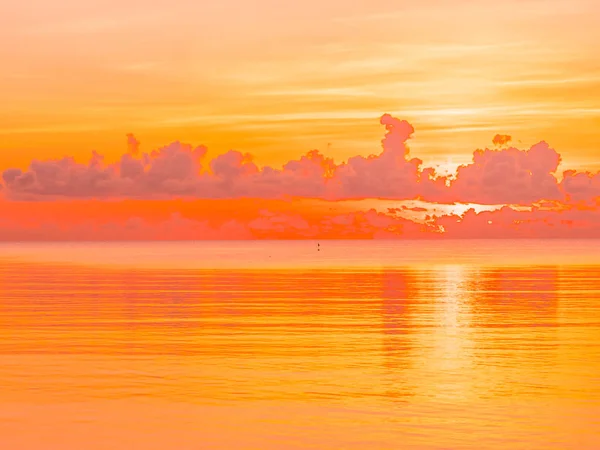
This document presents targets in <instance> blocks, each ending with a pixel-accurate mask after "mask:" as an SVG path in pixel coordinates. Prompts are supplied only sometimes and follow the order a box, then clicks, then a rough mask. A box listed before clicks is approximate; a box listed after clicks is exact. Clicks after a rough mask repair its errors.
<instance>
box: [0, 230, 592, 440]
mask: <svg viewBox="0 0 600 450" xmlns="http://www.w3.org/2000/svg"><path fill="white" fill-rule="evenodd" d="M319 244H320V245H319V246H318V247H317V243H316V242H308V241H303V242H198V243H185V242H180V243H144V242H139V243H28V244H25V243H21V244H0V449H2V450H29V449H35V450H37V449H40V450H54V449H56V450H86V449H90V450H99V449H102V450H121V449H128V450H129V449H143V450H154V449H161V450H162V449H181V450H188V449H189V450H192V449H194V450H195V449H507V448H511V449H528V450H532V449H599V448H600V241H447V242H417V241H406V242H404V241H395V242H392V241H390V242H384V241H373V242H366V241H347V242H344V241H326V242H320V243H319ZM317 249H319V250H317Z"/></svg>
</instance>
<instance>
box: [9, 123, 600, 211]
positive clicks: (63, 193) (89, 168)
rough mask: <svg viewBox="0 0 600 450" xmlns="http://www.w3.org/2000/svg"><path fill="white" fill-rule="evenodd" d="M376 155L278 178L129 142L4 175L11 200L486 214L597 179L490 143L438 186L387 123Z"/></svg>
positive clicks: (400, 129)
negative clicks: (380, 207)
mask: <svg viewBox="0 0 600 450" xmlns="http://www.w3.org/2000/svg"><path fill="white" fill-rule="evenodd" d="M380 123H381V125H383V126H384V127H385V135H384V137H383V139H382V141H381V150H380V151H379V153H378V154H372V155H370V156H361V155H358V156H354V157H351V158H349V159H348V160H347V161H345V162H340V163H336V162H334V161H333V159H331V158H328V157H327V156H326V155H323V154H322V153H320V152H319V151H318V150H313V151H310V152H308V153H307V154H306V155H303V156H301V157H300V158H298V159H294V160H290V161H289V162H287V163H286V164H284V165H283V167H281V168H273V167H269V166H264V167H259V166H257V165H256V164H255V163H254V162H253V160H252V156H251V155H249V154H243V153H241V152H239V151H236V150H230V151H229V152H227V153H225V154H222V155H219V156H217V157H216V158H214V159H212V160H210V161H207V159H206V153H207V149H206V147H204V146H198V147H194V146H191V145H188V144H183V143H181V142H173V143H171V144H169V145H167V146H165V147H162V148H159V149H156V150H154V151H151V152H149V153H144V152H142V151H141V144H140V142H139V141H138V140H137V139H136V138H135V137H134V136H133V135H131V134H129V135H127V148H128V150H127V152H126V153H125V154H123V155H122V156H121V158H120V160H119V161H118V162H117V163H114V164H106V163H105V162H104V158H103V157H102V155H99V154H98V153H95V152H94V153H93V154H92V156H91V158H90V160H89V162H88V163H87V164H81V163H78V162H76V161H75V160H74V159H73V158H63V159H56V160H44V161H38V160H35V161H32V162H31V164H30V165H29V167H28V168H27V170H24V171H22V170H20V169H16V168H8V169H6V170H4V171H3V172H2V182H3V185H4V189H3V195H4V196H5V198H6V199H9V200H25V201H40V200H56V199H69V198H71V199H73V198H80V199H126V198H136V199H171V198H196V199H217V198H220V199H232V198H261V199H281V198H316V199H324V200H347V199H366V198H378V199H390V200H409V199H422V200H425V201H429V202H445V203H452V202H461V203H478V204H488V205H502V204H512V205H531V204H532V203H534V202H539V201H561V202H586V203H590V202H592V203H593V202H594V201H595V200H596V199H597V198H598V197H600V175H599V174H598V173H596V174H592V173H585V172H584V173H578V172H575V171H572V170H567V171H565V172H564V173H563V174H562V175H563V176H562V179H561V180H560V181H559V174H557V170H558V167H559V164H560V162H561V155H560V154H559V153H558V152H556V150H554V149H553V148H551V147H550V146H549V145H548V144H547V143H546V142H540V143H538V144H535V145H533V146H532V147H531V148H529V149H526V150H523V149H517V148H515V147H507V146H506V145H507V144H508V143H509V142H510V141H511V137H510V136H506V135H496V136H495V137H494V138H493V140H492V142H493V144H494V145H495V147H496V148H493V149H484V150H476V151H475V152H474V153H473V158H472V161H471V163H469V164H466V165H463V166H460V167H458V169H457V170H456V172H455V173H454V174H451V175H449V176H448V175H446V176H443V175H441V174H439V173H437V172H436V170H435V169H434V168H431V167H425V166H424V165H423V161H422V160H420V159H418V158H414V157H411V155H410V151H409V147H408V141H409V140H410V139H411V137H412V135H413V133H414V128H413V126H412V125H411V124H410V123H408V122H406V121H404V120H400V119H398V118H395V117H392V116H391V115H389V114H384V115H383V116H381V119H380Z"/></svg>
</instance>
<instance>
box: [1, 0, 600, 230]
mask: <svg viewBox="0 0 600 450" xmlns="http://www.w3.org/2000/svg"><path fill="white" fill-rule="evenodd" d="M599 20H600V5H599V4H598V2H596V1H594V0H543V1H542V0H519V1H516V0H510V1H505V2H499V1H497V0H496V1H488V0H480V1H467V0H461V1H433V0H423V1H420V2H416V1H415V2H401V1H397V0H396V1H391V0H390V1H384V0H369V1H357V2H342V1H340V0H319V1H315V0H307V1H303V2H279V1H274V0H256V1H252V2H249V1H242V0H223V1H219V2H197V1H191V0H190V1H188V0H185V1H177V2H173V1H169V2H167V1H164V0H157V1H155V2H152V3H148V2H141V1H137V0H136V1H127V2H123V1H119V2H117V1H114V0H105V1H101V2H100V1H86V2H75V1H71V0H62V1H60V2H48V1H43V0H33V1H31V2H26V3H17V2H4V3H3V4H2V5H0V62H1V63H2V67H3V70H2V71H1V72H0V91H1V92H2V101H1V102H0V172H2V177H1V179H0V183H2V185H3V188H2V190H1V191H0V197H1V198H0V239H5V240H6V239H8V240H10V239H34V238H35V239H42V238H44V237H46V238H49V239H67V238H81V239H84V238H97V237H98V236H103V237H104V238H107V239H108V238H125V237H127V238H135V237H136V236H137V237H139V236H141V235H144V236H146V237H147V238H151V239H155V238H156V239H158V238H165V237H166V236H167V235H168V236H171V237H172V238H173V237H181V236H183V235H185V236H187V237H188V238H190V239H192V238H201V237H207V236H209V235H210V236H212V237H219V238H233V237H237V238H253V237H322V236H328V237H374V236H384V237H389V236H405V237H406V236H416V237H419V236H421V235H423V234H427V235H430V234H433V235H437V234H439V233H442V234H443V233H445V232H447V233H448V235H450V234H451V233H452V232H451V231H449V230H451V229H453V228H454V225H452V224H456V223H457V218H459V217H460V220H462V223H461V227H462V228H461V231H458V230H456V231H454V235H455V236H463V237H464V236H466V235H471V234H473V231H472V230H473V229H475V230H478V233H483V235H484V236H494V237H500V236H513V235H515V236H516V235H518V236H553V237H557V236H576V235H578V234H581V233H584V234H585V233H588V234H590V233H591V234H592V235H593V234H594V233H596V234H598V235H599V236H600V232H597V231H594V230H596V229H597V228H598V226H597V225H598V224H600V207H599V206H598V205H599V201H598V199H599V198H600V175H598V170H599V169H600V133H599V132H598V130H599V129H600V62H599V61H600V60H599V59H598V57H597V55H599V54H600V31H599V29H598V27H597V24H598V23H599ZM388 114H389V115H388ZM384 118H385V119H384ZM404 120H405V121H407V122H402V121H404ZM390 121H392V122H390ZM386 127H387V128H386ZM407 127H408V128H407ZM411 128H412V130H411ZM413 131H414V132H413ZM386 133H387V137H386V139H388V138H389V139H388V141H387V142H388V144H385V143H384V144H383V147H384V149H383V153H382V143H381V140H382V138H383V137H384V134H386ZM128 134H129V137H127V135H128ZM496 135H500V136H504V135H507V136H511V138H512V139H511V140H506V139H503V138H502V137H500V138H498V139H496V142H495V143H494V142H492V140H493V138H494V136H496ZM542 141H544V142H545V143H544V142H542ZM178 142H181V143H182V144H178ZM540 142H542V143H541V144H540ZM172 143H174V144H172ZM546 143H547V144H546ZM386 145H387V147H386ZM509 147H511V148H512V149H509ZM160 148H162V149H163V150H161V151H157V150H158V149H160ZM485 148H489V149H492V150H494V151H489V152H486V153H481V158H480V159H479V160H478V162H477V156H476V157H475V159H476V161H475V162H473V158H474V151H476V150H477V149H485ZM315 149H317V150H319V152H320V153H312V154H310V155H311V156H308V157H306V158H304V159H301V157H302V155H307V153H308V152H309V151H311V150H315ZM517 149H518V150H517ZM230 150H235V151H237V152H239V153H233V152H230V153H227V152H229V151H230ZM92 152H96V153H95V154H94V155H95V156H92V155H93V153H92ZM152 152H155V153H154V154H153V153H152ZM144 154H146V155H144ZM371 154H375V155H379V154H381V156H380V157H379V158H378V159H375V160H373V159H365V160H363V159H360V158H359V159H356V158H354V157H356V156H363V157H365V158H366V157H368V156H369V155H371ZM219 155H221V157H220V158H221V159H218V158H217V159H215V158H216V157H217V156H219ZM250 155H251V156H250ZM386 155H387V156H386ZM63 157H73V159H72V160H71V159H68V160H63V161H62V162H61V163H53V162H51V160H60V159H61V158H63ZM352 158H354V160H353V159H352ZM413 158H419V159H420V160H421V161H414V160H413ZM34 160H37V161H38V162H34V163H32V161H34ZM40 161H41V162H40ZM215 161H216V162H215ZM290 161H292V162H293V161H298V162H297V163H291V164H288V163H289V162H290ZM352 161H354V162H352ZM286 164H287V169H286V168H285V165H286ZM459 164H463V165H470V166H467V167H466V168H464V170H462V173H461V170H459V172H458V176H456V174H455V170H456V168H457V166H458V165H459ZM265 167H267V169H265ZM282 168H283V169H282ZM429 168H430V169H429ZM127 170H129V172H127ZM565 170H576V171H577V172H578V173H574V172H568V174H567V176H566V177H565V178H566V180H563V172H564V171H565ZM126 172H127V173H129V175H127V173H126ZM579 172H582V173H579ZM585 172H588V173H585ZM448 174H450V177H449V178H443V177H444V176H446V175H448ZM90 180H92V181H90ZM500 181H502V183H500ZM498 183H500V184H498ZM503 183H504V184H503ZM490 186H491V187H490ZM183 197H185V198H183ZM242 197H243V198H242ZM292 197H293V198H294V199H295V200H293V201H292V202H291V203H290V201H289V198H292ZM244 198H246V199H245V200H244ZM248 198H254V199H258V198H260V199H261V201H262V202H267V203H268V204H265V205H262V206H260V207H259V206H257V202H256V201H254V200H248ZM376 198H377V199H379V200H373V199H376ZM302 199H303V200H302ZM415 202H417V203H418V204H417V203H415ZM419 202H421V203H419ZM422 203H425V204H422ZM455 203H460V205H454V206H451V207H448V206H444V205H452V204H455ZM125 204H126V205H128V206H127V207H125V206H123V205H125ZM290 204H291V206H290ZM99 205H100V206H99ZM482 205H483V206H482ZM506 205H509V206H506ZM511 205H512V206H511ZM502 206H505V208H504V209H499V208H501V207H502ZM471 207H472V208H474V209H473V211H471V212H470V213H467V216H466V217H463V216H462V215H463V214H465V211H467V210H468V209H469V208H471ZM532 207H534V208H537V209H536V210H535V211H531V208H532ZM232 208H233V211H234V212H231V211H232ZM290 208H291V211H290ZM390 208H391V209H392V210H393V211H392V210H390ZM482 209H486V210H489V209H496V210H497V211H496V212H494V211H489V212H483V213H481V214H477V212H479V211H481V210H482ZM221 210H222V211H224V212H222V213H221V212H219V211H221ZM250 210H251V211H253V212H251V213H250V212H248V213H247V214H246V212H244V211H250ZM56 211H64V213H61V214H60V215H57V213H56ZM94 211H95V212H94ZM98 211H101V212H98ZM215 211H216V212H215ZM369 211H371V212H369ZM279 214H284V217H282V218H280V219H276V218H277V217H279V216H278V215H279ZM361 214H362V215H365V214H375V215H376V216H373V217H371V219H369V218H368V217H370V216H365V217H367V218H364V217H363V216H361ZM448 214H451V215H448ZM470 214H472V216H473V222H469V224H470V225H469V224H467V222H468V221H469V220H471V219H469V217H471V216H470ZM434 215H435V218H433V216H434ZM444 215H445V216H444ZM514 215H518V217H516V216H514ZM546 215H549V216H546ZM427 216H428V217H427ZM442 216H444V217H442ZM488 216H489V217H488ZM492 216H493V218H492ZM274 217H275V219H274ZM357 217H358V218H357ZM173 220H175V221H176V222H177V221H179V222H177V223H176V224H175V225H174V224H173V223H172V221H173ZM402 220H407V221H408V222H407V223H404V222H393V223H392V222H390V221H402ZM182 221H183V222H182ZM185 221H191V222H185ZM361 221H366V222H367V223H368V225H365V226H363V225H358V223H359V222H360V223H363V222H361ZM499 222H500V223H502V224H503V225H502V227H501V228H496V224H497V223H499ZM132 224H133V225H132ZM140 224H142V225H140ZM225 224H229V225H227V226H229V228H225V229H224V228H223V226H225ZM523 224H529V225H527V227H528V228H527V229H525V228H524V227H525V225H523ZM532 224H533V225H532ZM549 224H553V225H551V226H550V225H549ZM423 226H426V227H431V229H428V230H426V231H425V232H424V230H423V229H422V227H423ZM498 226H499V225H498ZM90 227H91V228H90ZM107 227H108V228H107ZM165 227H166V228H165ZM169 227H170V228H169ZM181 227H184V229H185V230H186V231H185V232H184V231H182V228H181ZM190 227H191V228H190ZM206 227H208V228H206ZM336 227H337V228H336ZM414 227H417V228H415V229H413V228H414ZM549 227H550V228H549ZM150 228H151V229H150ZM409 229H410V230H411V231H409ZM483 229H485V230H483ZM491 229H494V230H495V231H489V230H491ZM574 229H576V230H577V231H573V230H574ZM82 230H83V231H82ZM166 230H170V231H166ZM207 230H210V231H207ZM557 230H558V231H557ZM582 230H584V231H582Z"/></svg>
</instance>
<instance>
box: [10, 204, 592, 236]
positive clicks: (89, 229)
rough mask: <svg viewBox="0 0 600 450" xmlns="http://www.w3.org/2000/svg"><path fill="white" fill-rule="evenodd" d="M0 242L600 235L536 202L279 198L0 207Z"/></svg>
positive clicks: (586, 222) (575, 209)
mask: <svg viewBox="0 0 600 450" xmlns="http://www.w3.org/2000/svg"><path fill="white" fill-rule="evenodd" d="M0 208H2V211H3V212H4V214H3V216H2V217H0V240H3V241H15V240H17V241H28V240H100V241H104V240H207V239H208V240H210V239H235V240H245V239H443V238H455V239H470V238H600V208H598V205H596V206H583V205H569V204H563V203H558V202H544V203H540V204H537V205H535V206H533V207H529V208H515V207H509V206H504V207H502V208H499V209H496V210H490V211H480V212H478V213H477V212H476V211H475V210H474V209H469V210H467V211H466V212H465V213H463V214H453V213H432V212H431V211H433V210H434V208H435V205H432V208H431V210H430V211H426V212H424V211H422V210H423V209H427V208H422V207H414V208H411V207H405V208H384V207H380V208H370V207H366V206H364V207H361V206H357V205H345V206H341V207H340V204H339V203H338V202H325V201H318V202H315V203H313V204H302V202H286V201H265V200H261V201H254V200H211V201H198V200H194V201H183V202H176V201H142V200H134V201H132V200H129V201H124V202H105V201H86V200H71V201H67V202H64V201H63V202H55V203H50V202H34V203H31V202H6V201H4V202H0Z"/></svg>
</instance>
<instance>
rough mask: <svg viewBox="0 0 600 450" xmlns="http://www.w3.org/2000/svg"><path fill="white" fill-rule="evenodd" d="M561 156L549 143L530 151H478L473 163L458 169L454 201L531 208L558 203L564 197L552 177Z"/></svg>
mask: <svg viewBox="0 0 600 450" xmlns="http://www.w3.org/2000/svg"><path fill="white" fill-rule="evenodd" d="M560 161H561V157H560V155H559V154H558V153H557V152H556V151H555V150H554V149H552V148H550V147H549V145H548V144H547V143H546V142H540V143H538V144H536V145H534V146H533V147H531V148H530V149H529V150H528V151H524V150H518V149H517V148H514V147H511V148H508V149H502V150H489V149H486V150H477V151H476V152H475V153H474V154H473V162H472V163H471V164H468V165H463V166H459V167H458V169H457V173H456V178H455V179H454V180H453V181H452V182H451V183H450V186H449V197H450V199H451V200H453V201H458V202H465V203H481V204H527V205H528V204H531V203H533V202H537V201H540V200H559V199H562V198H563V197H564V193H563V192H561V190H560V189H559V185H558V181H557V179H556V177H555V176H554V175H553V174H554V172H556V169H557V168H558V165H559V164H560Z"/></svg>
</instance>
